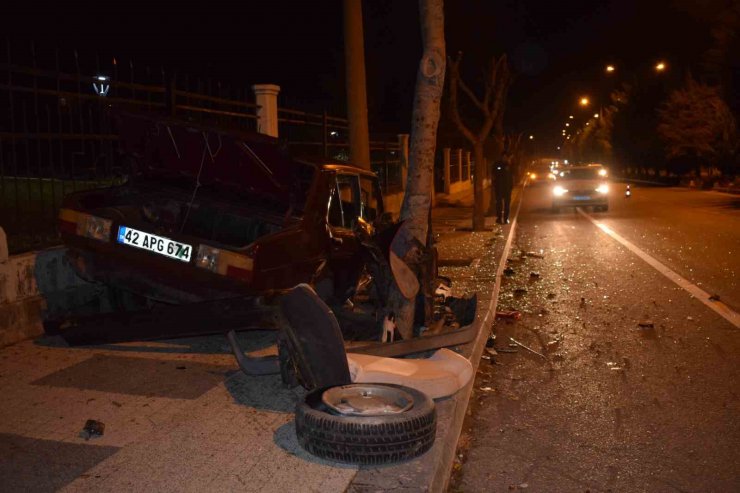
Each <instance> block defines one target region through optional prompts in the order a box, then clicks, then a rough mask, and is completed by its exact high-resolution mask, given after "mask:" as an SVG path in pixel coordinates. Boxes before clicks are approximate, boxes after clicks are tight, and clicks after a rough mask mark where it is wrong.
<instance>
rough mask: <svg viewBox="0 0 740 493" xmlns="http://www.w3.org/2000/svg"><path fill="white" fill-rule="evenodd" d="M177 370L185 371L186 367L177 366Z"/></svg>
mask: <svg viewBox="0 0 740 493" xmlns="http://www.w3.org/2000/svg"><path fill="white" fill-rule="evenodd" d="M175 369H176V370H185V369H186V368H185V367H184V366H176V367H175Z"/></svg>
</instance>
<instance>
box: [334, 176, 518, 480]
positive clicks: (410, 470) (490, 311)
mask: <svg viewBox="0 0 740 493" xmlns="http://www.w3.org/2000/svg"><path fill="white" fill-rule="evenodd" d="M517 191H518V192H517V193H518V195H517V196H515V197H514V202H515V203H518V205H517V206H516V209H515V211H516V212H515V215H514V220H513V221H512V223H511V225H510V226H507V227H505V228H504V235H505V236H506V241H505V242H504V244H502V245H500V246H499V242H497V245H496V252H495V254H494V255H493V258H495V259H498V262H499V263H498V265H497V266H496V281H495V282H494V285H493V287H492V288H491V290H490V291H489V292H487V293H478V299H479V300H481V299H484V300H487V296H488V295H490V300H488V303H487V304H485V305H484V304H483V303H479V305H478V313H476V320H475V322H474V326H475V327H476V330H477V336H476V338H475V340H474V341H473V342H471V343H468V344H467V345H465V346H463V347H462V354H463V355H464V356H466V357H467V358H468V359H469V360H470V361H471V363H472V365H473V378H472V379H471V381H470V383H468V385H466V386H465V387H464V388H463V389H461V390H460V391H459V392H458V393H456V394H455V395H453V396H451V397H448V398H446V399H441V400H438V401H437V402H436V404H437V439H436V440H435V442H434V446H433V447H432V449H431V450H429V451H428V452H427V453H426V454H424V455H423V456H422V457H420V458H419V459H416V460H413V461H410V462H405V463H401V464H394V465H389V466H385V467H377V468H362V467H361V468H360V469H359V470H358V471H357V474H356V475H355V477H354V478H353V479H352V481H351V483H350V485H349V486H348V487H347V490H346V491H347V492H352V493H359V492H362V493H366V492H370V491H372V492H375V491H390V490H394V491H424V492H443V491H445V490H446V489H447V484H448V482H449V479H450V472H451V471H452V465H453V462H454V459H455V452H456V450H457V442H458V440H459V438H460V433H461V431H462V426H463V422H464V420H465V415H466V412H467V409H468V402H469V400H470V396H471V394H472V390H473V385H474V384H475V373H476V372H477V370H478V364H479V363H480V358H481V354H482V353H483V348H484V346H485V341H486V339H487V338H488V334H489V331H488V330H486V328H487V327H488V326H490V324H491V323H492V322H493V319H494V318H495V313H496V305H497V302H498V293H499V289H500V286H501V278H502V275H503V269H504V268H505V266H506V258H507V257H508V254H509V251H510V249H511V244H512V242H513V238H514V234H515V231H516V217H517V216H518V213H519V207H520V206H521V198H522V188H518V189H517Z"/></svg>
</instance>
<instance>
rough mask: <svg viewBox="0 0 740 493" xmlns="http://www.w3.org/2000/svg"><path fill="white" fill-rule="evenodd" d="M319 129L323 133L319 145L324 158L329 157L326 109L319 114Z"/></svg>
mask: <svg viewBox="0 0 740 493" xmlns="http://www.w3.org/2000/svg"><path fill="white" fill-rule="evenodd" d="M321 128H322V129H323V133H322V135H321V145H322V146H323V148H324V158H328V157H329V140H328V139H329V137H328V136H329V121H328V118H327V117H326V108H324V112H323V113H322V114H321Z"/></svg>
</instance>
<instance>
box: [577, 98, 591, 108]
mask: <svg viewBox="0 0 740 493" xmlns="http://www.w3.org/2000/svg"><path fill="white" fill-rule="evenodd" d="M589 103H590V101H589V100H588V98H587V97H586V96H583V97H582V98H581V100H580V101H579V102H578V104H580V105H581V106H588V104H589Z"/></svg>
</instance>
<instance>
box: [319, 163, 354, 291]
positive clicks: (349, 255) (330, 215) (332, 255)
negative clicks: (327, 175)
mask: <svg viewBox="0 0 740 493" xmlns="http://www.w3.org/2000/svg"><path fill="white" fill-rule="evenodd" d="M360 191H361V188H360V176H359V175H358V174H353V173H347V172H341V171H337V172H336V173H335V174H334V177H333V183H332V187H331V193H330V198H329V203H328V208H327V224H328V227H329V233H330V236H331V241H330V243H331V247H330V248H331V251H330V252H329V266H330V268H331V271H332V273H333V277H334V290H335V294H336V295H337V296H341V295H342V294H343V293H345V292H347V290H349V289H351V288H353V287H354V285H355V284H356V282H357V277H358V276H359V273H360V271H361V269H362V256H361V254H360V244H359V241H358V238H357V235H356V234H355V228H356V226H357V221H358V218H360V217H361V212H362V201H361V192H360Z"/></svg>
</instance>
